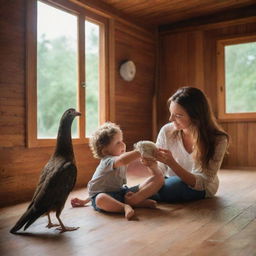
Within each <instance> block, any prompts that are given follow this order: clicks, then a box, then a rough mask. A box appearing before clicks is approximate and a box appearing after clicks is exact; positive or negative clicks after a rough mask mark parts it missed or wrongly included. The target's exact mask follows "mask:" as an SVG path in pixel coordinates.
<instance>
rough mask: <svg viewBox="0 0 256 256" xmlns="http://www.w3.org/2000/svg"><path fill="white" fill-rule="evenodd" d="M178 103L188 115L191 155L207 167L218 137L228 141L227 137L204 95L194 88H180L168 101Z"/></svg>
mask: <svg viewBox="0 0 256 256" xmlns="http://www.w3.org/2000/svg"><path fill="white" fill-rule="evenodd" d="M171 102H175V103H178V104H179V105H180V106H182V107H183V108H184V109H185V111H186V112H187V113H188V115H189V117H190V119H191V122H192V128H193V138H194V150H193V155H194V158H195V160H196V161H197V162H199V163H200V164H202V166H203V167H207V166H208V164H209V161H210V159H211V158H212V157H213V155H214V153H215V148H216V142H217V137H218V135H224V136H226V137H227V140H228V141H229V135H228V134H227V133H226V132H225V131H224V130H223V129H222V128H221V126H220V125H219V124H218V123H217V121H216V118H215V117H214V114H213V111H212V108H211V105H210V103H209V100H208V99H207V97H206V96H205V94H204V93H203V92H202V91H201V90H199V89H197V88H194V87H182V88H180V89H178V90H177V91H176V93H175V94H174V95H172V96H171V97H170V98H169V99H168V102H167V103H168V107H170V104H171Z"/></svg>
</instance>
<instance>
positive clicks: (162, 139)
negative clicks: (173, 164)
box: [156, 127, 168, 176]
mask: <svg viewBox="0 0 256 256" xmlns="http://www.w3.org/2000/svg"><path fill="white" fill-rule="evenodd" d="M156 146H157V147H158V148H164V149H166V148H167V142H166V134H165V131H164V127H162V128H161V130H160V132H159V133H158V136H157V140H156ZM158 167H159V169H160V170H161V171H162V173H163V175H164V176H165V175H166V174H167V172H168V166H167V165H166V164H164V163H161V162H158Z"/></svg>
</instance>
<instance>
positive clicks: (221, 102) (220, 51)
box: [217, 34, 256, 122]
mask: <svg viewBox="0 0 256 256" xmlns="http://www.w3.org/2000/svg"><path fill="white" fill-rule="evenodd" d="M250 42H256V34H252V35H247V36H239V37H232V38H225V39H220V40H218V41H217V97H218V119H219V120H220V121H231V122H232V121H234V122H235V121H256V112H243V113H226V86H225V46H228V45H233V44H242V43H250Z"/></svg>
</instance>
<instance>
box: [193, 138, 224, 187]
mask: <svg viewBox="0 0 256 256" xmlns="http://www.w3.org/2000/svg"><path fill="white" fill-rule="evenodd" d="M226 148H227V138H226V136H221V137H220V139H219V141H218V142H217V145H216V148H215V153H214V156H213V158H212V159H210V161H209V165H208V168H204V169H202V168H201V167H197V168H194V169H193V171H192V173H193V174H194V175H195V177H196V184H195V186H194V187H193V189H195V190H205V189H206V187H207V185H208V184H209V183H210V182H212V181H213V180H214V179H215V177H216V175H217V172H218V170H219V169H220V167H221V164H222V161H223V158H224V155H225V152H226Z"/></svg>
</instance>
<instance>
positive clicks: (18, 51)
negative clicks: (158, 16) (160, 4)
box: [0, 0, 155, 207]
mask: <svg viewBox="0 0 256 256" xmlns="http://www.w3.org/2000/svg"><path fill="white" fill-rule="evenodd" d="M1 5H2V4H1ZM1 7H3V8H1V11H0V38H1V41H0V54H1V61H0V75H1V77H0V88H1V91H0V115H1V116H0V198H1V200H0V207H1V206H5V205H10V204H15V203H18V202H22V201H26V200H30V199H31V196H32V195H33V192H34V189H35V186H36V184H37V181H38V177H39V174H40V171H41V168H42V167H43V165H44V164H45V163H46V162H47V160H48V159H49V157H50V155H51V154H52V151H53V148H52V147H43V148H27V147H26V146H25V138H26V137H25V136H26V129H25V127H26V125H25V124H26V119H25V118H26V116H25V113H26V111H25V110H26V109H25V106H26V102H25V100H26V99H25V72H26V70H25V44H26V41H25V32H26V31H25V13H26V1H25V0H12V1H4V6H3V5H2V6H1ZM112 24H114V27H113V29H112V30H113V32H114V33H113V35H112V36H113V37H114V39H113V40H112V41H113V42H114V47H112V55H111V58H114V61H113V62H114V65H113V66H114V70H113V71H112V72H110V73H111V74H112V76H113V79H112V81H113V85H112V86H111V90H112V91H111V93H110V94H111V95H112V96H111V100H112V101H113V102H114V105H113V108H114V109H112V113H111V120H113V121H115V122H116V123H118V124H120V125H121V127H122V129H123V130H124V133H125V140H126V141H127V142H128V146H130V147H131V145H132V144H133V143H134V142H135V141H136V140H138V139H140V138H141V134H143V136H142V137H143V138H144V139H151V136H152V123H151V121H152V115H151V107H152V106H151V99H152V93H153V83H154V72H153V71H154V65H155V63H154V61H155V57H154V49H155V46H154V37H153V34H152V33H150V32H148V33H147V32H146V31H144V32H143V30H140V29H139V28H138V29H134V27H133V26H129V25H127V23H122V22H120V21H116V22H115V21H112ZM125 24H126V25H125ZM124 59H132V60H133V61H134V62H135V63H136V64H137V70H138V73H137V75H136V78H135V80H134V82H131V83H127V82H124V81H122V80H121V79H120V77H119V74H118V68H119V64H120V62H121V61H122V60H124ZM110 61H111V60H110ZM113 113H114V114H113ZM134 127H136V128H134ZM74 150H75V155H76V161H77V166H78V179H77V184H76V186H77V187H81V186H85V185H86V184H87V182H88V181H89V179H90V178H91V176H92V173H93V171H94V169H95V166H96V165H97V163H98V162H97V161H96V160H95V159H93V157H92V154H91V152H90V150H89V147H88V145H87V144H85V145H75V146H74Z"/></svg>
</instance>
